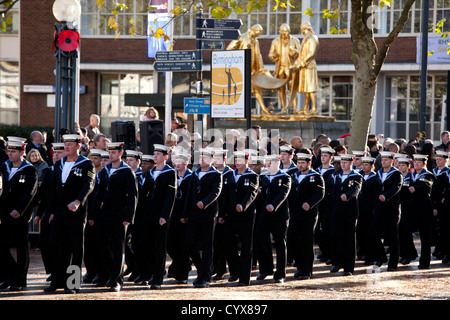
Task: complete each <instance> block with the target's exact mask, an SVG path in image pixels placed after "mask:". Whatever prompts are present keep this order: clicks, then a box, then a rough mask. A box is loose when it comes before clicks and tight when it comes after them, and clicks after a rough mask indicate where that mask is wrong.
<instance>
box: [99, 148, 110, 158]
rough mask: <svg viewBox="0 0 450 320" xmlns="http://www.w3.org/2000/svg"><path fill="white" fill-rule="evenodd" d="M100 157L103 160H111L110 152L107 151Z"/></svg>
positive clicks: (101, 153) (103, 151)
mask: <svg viewBox="0 0 450 320" xmlns="http://www.w3.org/2000/svg"><path fill="white" fill-rule="evenodd" d="M100 156H101V157H102V158H103V159H109V152H108V151H106V150H102V152H100Z"/></svg>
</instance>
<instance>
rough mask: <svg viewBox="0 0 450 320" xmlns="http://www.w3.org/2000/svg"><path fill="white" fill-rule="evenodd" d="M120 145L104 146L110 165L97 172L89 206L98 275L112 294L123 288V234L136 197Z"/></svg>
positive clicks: (131, 219)
mask: <svg viewBox="0 0 450 320" xmlns="http://www.w3.org/2000/svg"><path fill="white" fill-rule="evenodd" d="M123 145H124V143H123V142H112V143H108V144H107V148H108V152H109V158H110V163H108V164H107V165H106V166H105V168H103V169H102V171H101V172H100V186H99V192H97V194H96V195H95V198H94V205H93V206H94V208H96V209H97V212H96V213H95V215H94V217H93V218H94V223H95V224H96V225H97V228H98V232H97V243H98V250H99V251H98V252H99V256H100V257H99V258H100V261H101V262H102V266H101V272H102V273H103V276H104V277H107V279H108V280H107V282H106V283H105V284H104V285H106V286H108V287H109V288H110V291H113V292H118V291H120V290H121V289H122V286H123V277H124V270H123V267H124V263H125V261H124V260H125V242H126V232H127V227H128V225H130V224H131V223H133V221H134V215H135V210H136V204H137V197H138V188H137V181H136V176H135V174H134V172H133V170H132V169H131V168H130V167H129V166H128V165H127V164H126V163H125V162H124V161H122V160H121V159H122V155H123V152H124V150H123ZM102 172H103V173H102ZM99 283H100V284H101V282H99ZM97 285H99V284H97Z"/></svg>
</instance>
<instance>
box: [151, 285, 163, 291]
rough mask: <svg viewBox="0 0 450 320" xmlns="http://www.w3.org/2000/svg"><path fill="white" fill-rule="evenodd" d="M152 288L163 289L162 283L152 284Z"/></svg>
mask: <svg viewBox="0 0 450 320" xmlns="http://www.w3.org/2000/svg"><path fill="white" fill-rule="evenodd" d="M150 289H152V290H160V289H161V285H160V284H152V285H151V286H150Z"/></svg>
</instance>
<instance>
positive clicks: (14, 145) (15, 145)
mask: <svg viewBox="0 0 450 320" xmlns="http://www.w3.org/2000/svg"><path fill="white" fill-rule="evenodd" d="M25 146H26V143H25V142H22V141H14V140H12V141H8V143H7V148H8V149H14V150H20V151H23V150H25Z"/></svg>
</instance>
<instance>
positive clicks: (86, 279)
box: [83, 274, 94, 283]
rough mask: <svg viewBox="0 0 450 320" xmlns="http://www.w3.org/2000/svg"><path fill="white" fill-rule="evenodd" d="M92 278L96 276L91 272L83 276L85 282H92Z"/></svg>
mask: <svg viewBox="0 0 450 320" xmlns="http://www.w3.org/2000/svg"><path fill="white" fill-rule="evenodd" d="M92 280H94V277H93V276H91V275H89V274H85V275H84V277H83V283H92Z"/></svg>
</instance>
